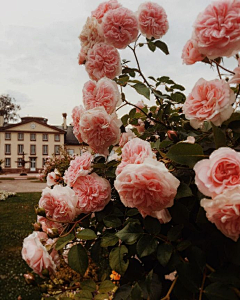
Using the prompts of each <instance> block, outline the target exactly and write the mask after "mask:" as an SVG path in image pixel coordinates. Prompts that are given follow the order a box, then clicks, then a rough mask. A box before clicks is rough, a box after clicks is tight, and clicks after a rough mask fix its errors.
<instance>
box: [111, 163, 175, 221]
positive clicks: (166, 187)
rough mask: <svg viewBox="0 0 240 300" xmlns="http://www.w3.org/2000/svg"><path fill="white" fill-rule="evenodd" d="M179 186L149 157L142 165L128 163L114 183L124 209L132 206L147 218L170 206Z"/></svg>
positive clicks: (164, 169)
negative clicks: (154, 212)
mask: <svg viewBox="0 0 240 300" xmlns="http://www.w3.org/2000/svg"><path fill="white" fill-rule="evenodd" d="M179 184H180V182H179V180H178V179H177V178H176V177H174V176H173V175H172V174H171V173H170V172H169V171H168V169H167V168H166V167H165V165H164V164H163V163H161V162H158V161H156V160H154V159H151V158H147V159H146V160H145V161H144V162H143V163H142V164H128V165H127V166H126V167H125V168H124V169H123V170H122V172H121V174H120V175H118V176H117V178H116V180H115V182H114V186H115V188H116V190H117V192H118V193H119V196H120V199H121V201H122V203H123V204H124V205H125V206H126V207H135V208H137V209H138V210H139V211H144V213H145V214H148V215H151V214H152V212H153V211H161V210H162V209H165V208H167V207H171V206H172V205H173V201H174V198H175V196H176V194H177V188H178V186H179Z"/></svg>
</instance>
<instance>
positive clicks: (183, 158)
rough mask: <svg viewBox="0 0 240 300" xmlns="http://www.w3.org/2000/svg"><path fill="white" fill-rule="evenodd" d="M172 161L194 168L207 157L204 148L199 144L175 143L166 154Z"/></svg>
mask: <svg viewBox="0 0 240 300" xmlns="http://www.w3.org/2000/svg"><path fill="white" fill-rule="evenodd" d="M166 156H167V157H168V158H169V159H171V160H172V161H174V162H176V163H179V164H182V165H187V166H189V167H190V168H193V167H194V165H195V164H196V163H197V162H198V161H199V160H201V159H203V158H206V156H205V155H204V154H203V149H202V147H201V146H200V145H198V144H188V143H177V144H175V145H173V146H172V147H171V148H170V150H169V151H168V153H167V155H166Z"/></svg>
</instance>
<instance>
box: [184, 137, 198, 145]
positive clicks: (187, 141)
mask: <svg viewBox="0 0 240 300" xmlns="http://www.w3.org/2000/svg"><path fill="white" fill-rule="evenodd" d="M182 143H189V144H194V143H195V137H194V136H191V135H190V136H188V137H187V139H186V140H185V141H182Z"/></svg>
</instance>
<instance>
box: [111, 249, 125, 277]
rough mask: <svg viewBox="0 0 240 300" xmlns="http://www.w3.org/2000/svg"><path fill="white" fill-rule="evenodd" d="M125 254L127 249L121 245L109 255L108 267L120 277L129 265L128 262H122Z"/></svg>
mask: <svg viewBox="0 0 240 300" xmlns="http://www.w3.org/2000/svg"><path fill="white" fill-rule="evenodd" d="M127 253H128V249H127V247H126V246H124V245H121V246H120V247H116V248H113V249H112V250H111V252H110V255H109V264H110V267H111V268H112V270H114V271H116V272H117V273H119V274H120V275H124V273H125V272H126V270H127V268H128V265H129V260H124V255H125V254H127Z"/></svg>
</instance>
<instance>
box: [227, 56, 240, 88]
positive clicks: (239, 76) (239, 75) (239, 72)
mask: <svg viewBox="0 0 240 300" xmlns="http://www.w3.org/2000/svg"><path fill="white" fill-rule="evenodd" d="M233 72H234V73H235V75H233V77H232V78H231V79H230V80H229V83H235V84H240V58H239V59H238V67H237V68H235V69H234V70H233Z"/></svg>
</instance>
